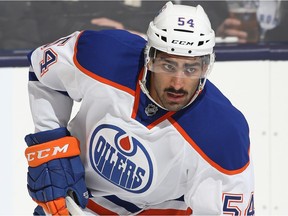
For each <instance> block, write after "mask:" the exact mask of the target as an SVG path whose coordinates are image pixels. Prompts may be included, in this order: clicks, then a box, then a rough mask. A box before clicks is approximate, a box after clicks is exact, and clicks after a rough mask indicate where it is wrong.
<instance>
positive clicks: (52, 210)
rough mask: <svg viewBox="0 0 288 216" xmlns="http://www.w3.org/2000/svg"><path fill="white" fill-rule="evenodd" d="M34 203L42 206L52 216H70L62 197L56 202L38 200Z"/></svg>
mask: <svg viewBox="0 0 288 216" xmlns="http://www.w3.org/2000/svg"><path fill="white" fill-rule="evenodd" d="M34 201H35V202H37V204H38V205H40V206H41V207H42V208H43V209H44V210H45V212H47V213H49V214H51V215H69V211H68V209H67V206H66V200H65V198H64V197H60V198H58V199H56V200H52V201H49V202H46V203H44V202H39V201H36V200H34Z"/></svg>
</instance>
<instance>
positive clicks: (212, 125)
mask: <svg viewBox="0 0 288 216" xmlns="http://www.w3.org/2000/svg"><path fill="white" fill-rule="evenodd" d="M173 118H174V119H175V121H176V122H177V123H178V125H179V127H181V128H182V129H183V131H184V133H185V134H184V135H183V136H184V137H185V138H186V139H187V140H188V141H189V143H190V144H191V146H192V147H193V148H194V149H195V150H196V151H197V152H198V153H199V154H200V155H201V156H202V157H203V158H204V159H205V160H207V161H208V162H209V163H210V165H212V166H213V167H214V168H216V169H217V170H219V171H221V172H223V173H226V174H235V173H239V172H242V171H243V170H244V169H245V168H246V167H247V166H248V165H249V148H250V140H249V127H248V124H247V121H246V119H245V117H244V115H243V114H242V113H241V112H240V111H239V110H238V109H236V108H235V107H234V106H233V105H232V104H231V102H230V101H229V100H228V99H227V98H226V97H225V96H224V95H223V94H222V93H221V92H220V91H219V90H218V89H217V88H216V87H215V86H214V85H213V84H212V83H211V82H209V81H207V83H206V86H205V90H204V92H203V93H202V94H201V95H200V96H199V98H198V99H197V101H195V103H194V104H193V106H191V107H190V108H188V109H187V110H186V111H185V112H183V113H182V114H180V115H179V114H178V115H175V116H173Z"/></svg>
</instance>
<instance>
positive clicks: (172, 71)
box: [161, 63, 177, 73]
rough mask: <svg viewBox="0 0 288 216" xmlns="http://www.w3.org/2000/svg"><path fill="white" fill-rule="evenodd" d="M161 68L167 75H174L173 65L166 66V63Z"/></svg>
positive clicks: (174, 68)
mask: <svg viewBox="0 0 288 216" xmlns="http://www.w3.org/2000/svg"><path fill="white" fill-rule="evenodd" d="M161 68H162V69H163V70H164V72H167V73H174V72H176V71H177V69H176V67H175V66H174V65H172V64H168V63H163V64H162V66H161Z"/></svg>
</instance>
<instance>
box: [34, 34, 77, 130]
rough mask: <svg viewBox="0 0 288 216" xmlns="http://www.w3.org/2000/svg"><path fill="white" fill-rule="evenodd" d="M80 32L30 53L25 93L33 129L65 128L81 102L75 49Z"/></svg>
mask: <svg viewBox="0 0 288 216" xmlns="http://www.w3.org/2000/svg"><path fill="white" fill-rule="evenodd" d="M79 35H80V32H75V33H73V34H71V35H69V36H67V37H63V38H60V39H59V40H57V41H55V42H53V43H50V44H46V45H44V46H41V47H39V48H37V49H35V50H34V51H32V52H31V53H30V54H29V55H28V58H29V61H30V68H29V82H28V92H29V101H30V109H31V113H32V118H33V121H34V125H35V132H38V131H44V130H50V129H55V128H58V127H66V126H67V124H68V122H69V120H70V115H71V110H72V106H73V101H74V100H76V101H80V100H81V98H82V95H81V91H79V89H78V85H77V79H76V77H77V71H76V68H75V67H74V64H73V55H74V49H75V46H76V44H77V39H78V36H79Z"/></svg>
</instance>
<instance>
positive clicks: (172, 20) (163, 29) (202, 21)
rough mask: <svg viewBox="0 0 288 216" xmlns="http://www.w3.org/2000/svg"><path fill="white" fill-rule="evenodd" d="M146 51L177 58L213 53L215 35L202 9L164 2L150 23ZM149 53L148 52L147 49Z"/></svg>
mask: <svg viewBox="0 0 288 216" xmlns="http://www.w3.org/2000/svg"><path fill="white" fill-rule="evenodd" d="M147 37H148V44H147V49H149V48H150V47H154V48H155V49H157V50H160V51H163V52H166V53H169V54H174V55H181V56H203V55H207V54H212V53H213V47H214V45H215V33H214V31H213V29H212V28H211V24H210V21H209V18H208V16H207V15H206V13H205V11H204V10H203V8H202V7H201V6H200V5H198V6H197V7H192V6H187V5H173V3H172V2H167V3H166V4H165V5H164V6H163V8H162V9H161V10H160V12H159V14H158V15H157V16H156V17H155V18H154V20H153V21H152V22H150V24H149V27H148V31H147ZM147 51H149V50H147Z"/></svg>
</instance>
